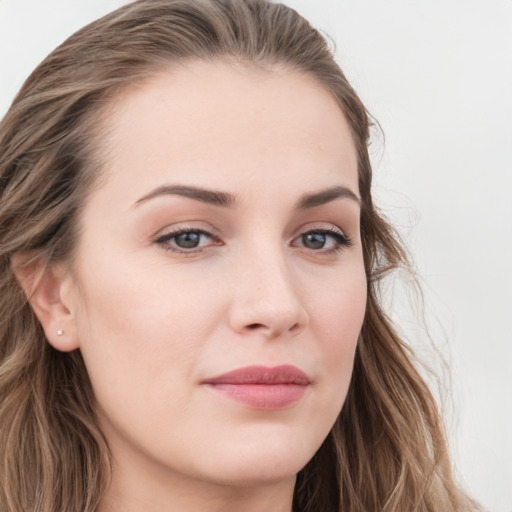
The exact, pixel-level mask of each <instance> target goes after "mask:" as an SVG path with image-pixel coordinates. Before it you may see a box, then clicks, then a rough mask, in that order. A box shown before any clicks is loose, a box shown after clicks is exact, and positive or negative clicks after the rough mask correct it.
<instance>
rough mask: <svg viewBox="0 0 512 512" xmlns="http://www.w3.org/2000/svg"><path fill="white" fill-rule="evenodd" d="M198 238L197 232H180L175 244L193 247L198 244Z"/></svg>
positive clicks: (182, 246) (187, 247) (186, 247)
mask: <svg viewBox="0 0 512 512" xmlns="http://www.w3.org/2000/svg"><path fill="white" fill-rule="evenodd" d="M200 238H201V235H200V234H199V233H193V232H189V233H182V234H181V235H178V236H177V237H176V245H177V246H179V247H181V248H183V249H194V248H195V247H197V246H198V245H199V240H200Z"/></svg>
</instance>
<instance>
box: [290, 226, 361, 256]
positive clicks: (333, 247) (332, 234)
mask: <svg viewBox="0 0 512 512" xmlns="http://www.w3.org/2000/svg"><path fill="white" fill-rule="evenodd" d="M351 244H352V242H351V240H350V238H349V237H348V236H347V235H345V234H344V233H342V232H341V231H339V230H337V229H335V228H330V229H313V230H311V231H307V232H305V233H302V235H300V236H299V237H298V238H297V239H295V240H294V242H293V244H292V245H295V246H299V247H304V248H306V249H310V250H312V251H317V252H323V253H330V252H335V251H340V250H342V249H344V248H346V247H349V246H350V245H351Z"/></svg>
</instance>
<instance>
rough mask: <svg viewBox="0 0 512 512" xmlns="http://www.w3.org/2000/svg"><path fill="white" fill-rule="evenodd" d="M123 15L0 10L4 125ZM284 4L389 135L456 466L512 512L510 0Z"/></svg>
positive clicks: (301, 0) (28, 7)
mask: <svg viewBox="0 0 512 512" xmlns="http://www.w3.org/2000/svg"><path fill="white" fill-rule="evenodd" d="M123 3H125V2H123V1H122V0H0V115H3V114H4V113H5V111H6V110H7V108H8V105H9V103H10V101H11V100H12V98H13V97H14V94H15V93H16V91H17V90H18V89H19V87H20V86H21V84H22V82H23V80H24V79H25V78H26V76H28V74H29V73H30V71H31V70H32V69H33V68H34V67H35V65H36V64H37V63H38V62H39V61H40V60H41V59H42V58H43V57H44V56H45V55H46V54H47V53H48V52H49V51H51V50H52V49H53V48H54V47H55V46H56V45H57V44H59V43H60V42H61V41H62V40H63V39H64V38H65V37H67V36H68V35H70V34H71V33H72V32H74V31H75V30H76V29H78V28H80V27H81V26H82V25H84V24H85V23H87V22H88V21H91V20H93V19H95V18H96V17H99V16H100V15H102V14H104V13H106V12H108V11H110V10H112V9H114V8H116V7H118V6H120V5H122V4H123ZM287 3H288V4H289V5H291V6H292V7H295V8H296V9H297V10H298V11H299V12H301V13H302V14H303V15H304V16H305V17H306V18H308V19H309V20H310V21H311V22H312V23H313V24H314V25H315V26H316V27H317V28H320V29H322V30H323V31H325V32H327V33H328V34H329V35H330V36H331V37H332V38H333V40H334V41H335V43H336V45H337V55H338V59H339V62H340V64H341V65H342V68H343V69H344V71H345V73H346V75H347V77H348V78H349V80H350V81H351V82H352V84H353V85H354V86H355V88H356V90H357V91H358V92H359V94H360V96H361V97H362V99H363V101H364V102H365V104H366V105H367V107H368V109H369V110H370V111H371V112H372V114H373V115H374V116H375V117H376V119H377V120H378V121H379V122H380V124H381V125H382V128H383V130H384V133H385V144H383V142H382V140H380V141H377V142H376V144H375V145H374V149H372V155H373V159H374V168H375V174H376V186H375V195H376V197H377V200H378V202H379V204H380V205H381V206H382V207H383V209H384V210H385V212H386V213H387V214H388V216H389V217H390V218H391V219H392V220H393V221H394V222H395V223H396V224H397V225H398V226H399V228H400V229H401V231H402V233H403V235H404V237H405V239H406V241H407V242H408V244H409V246H410V248H411V250H412V253H413V255H414V258H415V262H416V267H417V269H418V271H419V273H420V275H421V277H422V279H423V282H424V291H425V300H426V303H427V324H429V327H430V330H431V335H432V338H433V339H434V341H435V342H436V344H437V345H438V346H439V347H440V350H441V351H442V352H443V355H444V357H445V358H447V359H448V360H449V361H450V367H451V375H452V391H451V393H452V396H453V406H452V409H453V412H452V413H449V412H447V413H446V417H447V423H448V428H449V433H450V438H451V442H452V450H453V453H454V456H455V464H456V466H457V469H458V472H459V474H460V476H461V479H462V481H463V482H464V484H465V486H466V487H467V488H468V490H469V491H470V492H471V493H472V494H473V495H474V496H475V497H476V498H477V499H479V500H480V501H481V502H482V503H483V504H484V505H485V506H486V507H487V508H488V509H489V510H490V511H491V512H511V511H512V397H511V395H512V371H511V370H510V367H511V366H512V328H511V317H512V271H511V268H510V267H511V261H512V258H511V256H512V0H488V1H485V2H484V1H483V0H464V1H463V0H458V1H457V0H428V1H427V0H386V1H380V0H357V2H356V0H315V1H313V0H288V2H287ZM405 302H406V301H405V300H404V299H402V300H401V301H400V300H399V301H398V313H397V315H398V316H400V314H401V313H400V311H401V310H402V309H404V310H405V309H406V308H405V307H404V304H405ZM405 316H406V315H405ZM408 318H409V320H407V322H410V317H408ZM404 322H405V320H404ZM412 323H414V319H413V321H412ZM405 330H406V331H407V327H406V328H405ZM414 334H415V331H414V329H412V330H410V331H409V336H411V337H414ZM415 343H416V342H415ZM418 350H419V351H420V352H421V353H422V354H423V353H424V354H428V351H425V350H424V349H422V348H421V347H420V346H419V345H418ZM432 364H434V363H432Z"/></svg>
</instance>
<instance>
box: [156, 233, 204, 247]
mask: <svg viewBox="0 0 512 512" xmlns="http://www.w3.org/2000/svg"><path fill="white" fill-rule="evenodd" d="M212 240H213V237H212V235H211V234H210V233H208V232H207V231H203V230H202V229H180V230H176V231H170V232H169V233H166V234H165V235H162V236H160V237H159V238H157V239H156V240H155V242H156V243H157V244H160V245H162V246H163V247H164V248H165V249H166V250H169V251H176V252H194V250H201V249H203V248H204V247H207V246H208V245H212Z"/></svg>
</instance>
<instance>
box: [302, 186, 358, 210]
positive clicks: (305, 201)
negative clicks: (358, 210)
mask: <svg viewBox="0 0 512 512" xmlns="http://www.w3.org/2000/svg"><path fill="white" fill-rule="evenodd" d="M335 199H350V200H352V201H355V202H356V203H357V204H358V205H359V206H361V199H360V198H359V197H358V196H357V195H356V194H355V193H354V192H352V190H350V189H349V188H347V187H343V186H341V185H340V186H337V187H330V188H326V189H325V190H321V191H320V192H314V193H312V194H306V195H304V196H302V197H301V198H300V199H299V201H298V203H297V209H298V210H307V209H309V208H316V207H317V206H322V205H324V204H327V203H330V202H331V201H334V200H335Z"/></svg>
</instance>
